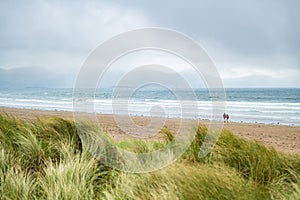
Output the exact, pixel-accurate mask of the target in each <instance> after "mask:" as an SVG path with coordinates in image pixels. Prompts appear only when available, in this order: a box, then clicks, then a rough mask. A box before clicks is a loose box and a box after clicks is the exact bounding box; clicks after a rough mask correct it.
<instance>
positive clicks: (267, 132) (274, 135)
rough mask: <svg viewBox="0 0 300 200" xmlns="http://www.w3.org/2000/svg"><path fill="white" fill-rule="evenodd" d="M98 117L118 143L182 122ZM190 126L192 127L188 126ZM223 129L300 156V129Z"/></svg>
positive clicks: (25, 115)
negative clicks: (148, 131)
mask: <svg viewBox="0 0 300 200" xmlns="http://www.w3.org/2000/svg"><path fill="white" fill-rule="evenodd" d="M0 113H6V114H8V115H12V116H15V117H17V118H21V119H36V118H48V117H55V116H57V117H63V118H67V119H73V113H72V112H64V111H42V110H29V109H16V108H4V107H0ZM97 117H98V120H99V123H100V124H101V127H103V129H104V130H105V131H107V132H109V133H111V134H112V136H113V137H114V138H116V139H124V138H128V137H137V138H148V139H151V138H153V137H155V135H154V133H156V131H158V130H159V129H160V128H161V127H162V125H164V126H165V127H167V128H169V129H171V130H174V131H176V130H178V128H179V127H180V120H179V119H166V121H164V119H162V118H155V119H153V120H154V121H152V124H151V119H150V118H148V117H142V116H134V117H131V118H128V117H126V116H118V118H117V121H118V123H119V124H121V125H119V124H118V123H116V119H115V118H114V117H113V115H103V114H100V115H97ZM154 122H155V123H154ZM153 123H154V124H153ZM200 123H203V124H208V123H209V121H207V120H200ZM149 124H150V125H149ZM187 124H189V123H188V122H187ZM147 125H148V126H147ZM145 126H147V127H145ZM120 127H122V128H120ZM145 128H150V129H151V130H152V131H150V134H149V133H147V135H141V134H140V133H141V132H143V131H142V130H144V129H145ZM223 128H224V129H227V130H229V131H231V132H232V133H234V134H236V135H239V136H242V137H244V138H247V139H250V140H256V141H260V142H262V143H264V144H267V145H272V146H273V147H275V148H277V149H279V150H282V151H285V152H290V153H297V154H300V127H299V126H283V125H268V124H259V123H257V124H250V123H237V122H229V123H225V124H224V127H223ZM126 132H130V133H131V135H128V134H126ZM144 132H147V131H144ZM152 132H153V135H152Z"/></svg>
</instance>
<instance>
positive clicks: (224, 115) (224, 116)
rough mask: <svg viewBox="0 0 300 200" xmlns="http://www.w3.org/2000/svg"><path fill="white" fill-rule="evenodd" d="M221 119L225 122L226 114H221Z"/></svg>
mask: <svg viewBox="0 0 300 200" xmlns="http://www.w3.org/2000/svg"><path fill="white" fill-rule="evenodd" d="M223 119H224V122H225V120H226V113H224V114H223Z"/></svg>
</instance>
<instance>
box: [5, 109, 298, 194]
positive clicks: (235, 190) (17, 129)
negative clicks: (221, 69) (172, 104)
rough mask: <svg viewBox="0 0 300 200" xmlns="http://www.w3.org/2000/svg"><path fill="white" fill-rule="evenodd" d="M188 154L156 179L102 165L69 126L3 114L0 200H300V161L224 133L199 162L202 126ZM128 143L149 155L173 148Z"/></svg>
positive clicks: (152, 175) (168, 133) (152, 143)
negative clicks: (152, 152) (161, 149)
mask: <svg viewBox="0 0 300 200" xmlns="http://www.w3.org/2000/svg"><path fill="white" fill-rule="evenodd" d="M195 131H196V134H195V138H194V140H193V142H192V144H191V146H190V147H189V149H188V150H187V151H186V152H185V153H184V154H183V155H182V156H181V158H180V159H178V160H177V161H176V162H174V163H173V164H171V165H170V166H168V167H166V168H164V169H162V170H159V171H155V172H151V173H144V174H130V173H123V172H120V171H117V170H114V169H111V168H109V167H106V166H104V165H103V164H101V163H99V162H98V161H97V160H96V159H94V158H93V157H92V156H91V155H90V154H89V153H88V152H87V150H86V149H85V146H84V145H82V143H81V140H80V138H79V137H78V135H77V131H76V127H75V125H74V123H73V122H72V121H69V120H65V119H61V118H51V119H47V120H46V119H43V120H40V119H37V120H20V119H16V118H13V117H11V116H7V115H0V199H299V198H300V182H299V181H300V178H299V176H300V157H299V156H298V155H291V154H286V153H282V152H278V151H276V150H275V149H274V148H271V147H266V146H264V145H263V144H261V143H258V142H255V141H248V140H245V139H242V138H240V137H237V136H235V135H233V134H231V133H230V132H228V131H226V130H225V131H223V132H222V134H221V137H220V139H219V140H218V142H217V144H216V145H215V148H214V150H213V151H212V152H211V153H210V154H209V155H208V156H206V157H205V158H203V159H199V157H198V153H199V149H200V147H201V145H202V142H203V141H204V138H205V136H206V134H207V129H206V127H205V126H203V125H200V126H199V127H198V128H197V129H196V130H195ZM161 134H164V137H165V141H155V140H152V141H133V140H124V141H119V142H115V144H116V145H117V146H118V147H120V148H124V149H126V150H128V151H133V152H139V153H145V152H150V151H155V150H157V149H160V148H162V147H163V146H164V145H167V144H169V143H171V142H172V141H173V139H174V134H173V133H172V132H171V131H169V130H167V129H165V128H164V129H162V131H161Z"/></svg>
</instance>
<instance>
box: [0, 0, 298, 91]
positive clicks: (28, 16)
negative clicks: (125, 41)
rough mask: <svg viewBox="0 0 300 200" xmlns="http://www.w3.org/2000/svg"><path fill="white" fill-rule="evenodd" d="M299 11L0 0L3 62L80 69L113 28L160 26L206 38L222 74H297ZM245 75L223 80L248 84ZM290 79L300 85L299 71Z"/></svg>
mask: <svg viewBox="0 0 300 200" xmlns="http://www.w3.org/2000/svg"><path fill="white" fill-rule="evenodd" d="M299 19H300V1H298V0H287V1H279V0H265V1H259V0H246V1H234V0H227V1H221V0H211V1H197V0H193V1H171V0H165V1H159V0H153V1H139V0H127V1H122V0H116V1H86V2H82V1H63V2H61V1H37V0H30V1H26V2H25V1H16V0H12V1H1V2H0V30H1V31H0V68H1V67H3V68H8V67H13V66H16V65H17V66H20V65H31V64H33V65H39V66H48V67H49V66H50V67H54V66H59V67H60V66H65V68H66V69H70V68H72V67H73V66H75V67H74V68H75V69H78V68H79V66H80V65H81V64H82V62H83V61H84V58H86V57H87V56H88V54H89V52H90V51H91V50H92V49H94V48H95V47H96V46H97V45H98V44H100V43H101V42H103V41H105V40H106V39H108V38H110V37H111V36H112V35H115V34H118V33H121V32H123V31H127V30H131V29H133V28H138V27H146V26H158V27H166V28H171V29H175V30H178V31H181V32H183V33H185V34H187V35H189V36H191V37H192V38H194V39H196V40H197V41H198V42H199V43H200V44H203V46H204V47H205V48H206V49H207V51H208V53H209V55H211V57H212V58H213V59H214V60H215V62H216V64H217V66H218V67H219V69H220V71H221V75H222V71H226V70H227V71H229V70H233V71H234V70H236V71H239V70H240V69H244V70H249V68H250V69H251V68H253V69H255V70H256V71H257V69H267V70H278V74H280V71H279V69H280V70H282V69H287V70H289V71H293V70H294V71H295V70H296V71H297V72H298V74H299V73H300V56H299V55H300V37H299V35H300V25H299V24H300V23H299V22H298V21H299ZM162 42H163V41H162ZM54 68H55V67H54ZM56 69H57V68H56ZM62 70H63V69H62ZM249 73H250V72H249ZM296 74H297V73H296ZM247 77H249V80H255V77H257V82H259V83H260V84H261V85H262V86H263V85H266V84H264V82H263V81H259V80H265V81H266V82H268V80H269V82H268V83H269V84H267V85H271V86H272V85H273V86H276V82H278V81H279V82H280V81H283V80H284V79H288V78H286V77H283V78H282V79H279V80H274V79H272V77H270V76H265V75H264V77H263V78H262V75H259V74H255V73H254V72H253V74H251V73H250V74H249V75H248V76H247ZM243 80H244V82H243ZM247 81H248V79H247V78H246V77H244V79H239V80H237V78H232V79H231V80H228V79H226V80H225V81H224V82H225V83H226V84H227V85H230V86H232V85H234V83H235V82H236V84H237V85H245V86H247ZM242 82H243V84H241V83H242ZM285 85H286V86H298V87H299V86H300V84H299V81H297V80H296V79H295V78H294V75H291V76H290V81H288V82H287V83H286V84H285Z"/></svg>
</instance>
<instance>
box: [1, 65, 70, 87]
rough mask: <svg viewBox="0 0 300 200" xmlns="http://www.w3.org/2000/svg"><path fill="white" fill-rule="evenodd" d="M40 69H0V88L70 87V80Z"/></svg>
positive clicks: (61, 75)
mask: <svg viewBox="0 0 300 200" xmlns="http://www.w3.org/2000/svg"><path fill="white" fill-rule="evenodd" d="M66 77H67V76H66V75H65V74H60V73H59V72H57V73H54V72H50V71H49V70H46V69H44V68H41V67H19V68H13V69H1V68H0V87H6V88H7V87H10V88H11V87H13V88H14V87H16V88H20V87H21V88H22V87H56V88H60V87H70V86H72V83H73V82H72V78H73V77H70V78H66Z"/></svg>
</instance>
